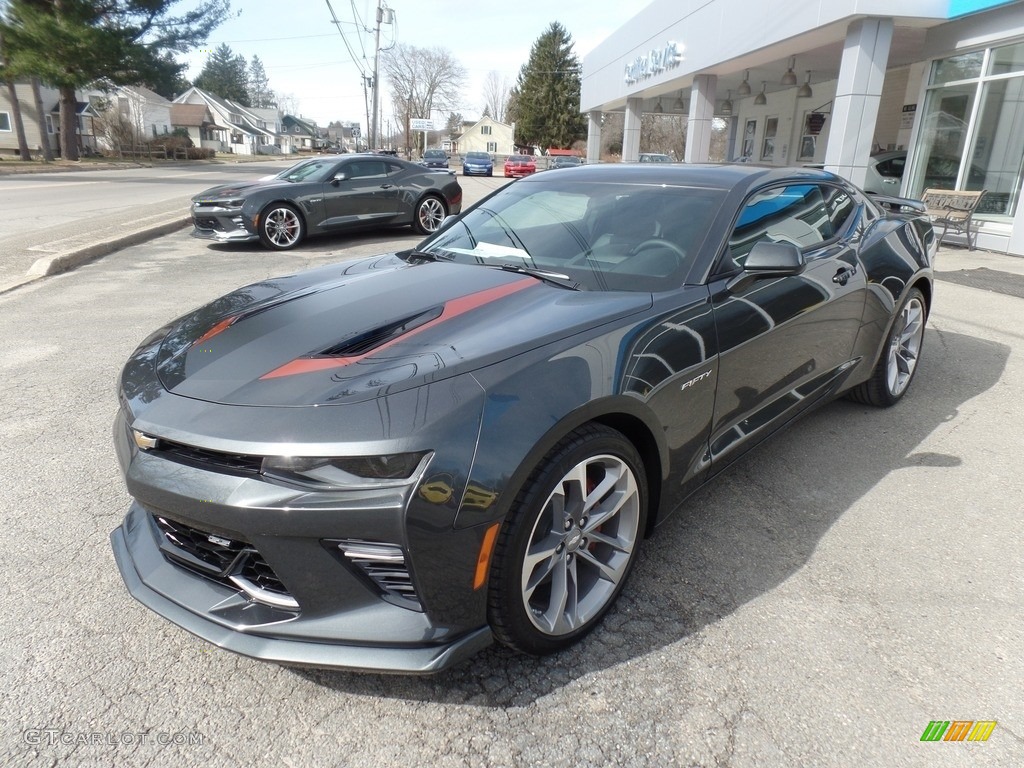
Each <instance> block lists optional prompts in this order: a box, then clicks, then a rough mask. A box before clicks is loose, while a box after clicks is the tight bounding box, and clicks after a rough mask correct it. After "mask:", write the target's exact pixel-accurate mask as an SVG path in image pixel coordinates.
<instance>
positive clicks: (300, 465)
mask: <svg viewBox="0 0 1024 768" xmlns="http://www.w3.org/2000/svg"><path fill="white" fill-rule="evenodd" d="M429 460H430V453H429V451H421V452H418V453H392V454H387V455H383V456H353V457H350V456H335V457H305V456H268V457H267V458H265V459H264V460H263V469H262V473H263V475H265V476H267V477H271V478H276V479H278V480H283V481H285V482H289V483H298V484H300V485H306V486H313V487H315V488H318V489H322V490H342V489H348V488H386V487H389V486H400V485H407V484H408V483H409V480H410V479H411V478H413V477H417V476H419V475H420V474H422V472H423V470H424V469H426V466H427V463H428V462H429Z"/></svg>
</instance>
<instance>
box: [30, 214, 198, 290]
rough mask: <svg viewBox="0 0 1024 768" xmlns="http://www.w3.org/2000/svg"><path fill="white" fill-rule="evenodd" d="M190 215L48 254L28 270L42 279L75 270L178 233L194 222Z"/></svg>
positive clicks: (31, 275) (35, 276) (31, 276)
mask: <svg viewBox="0 0 1024 768" xmlns="http://www.w3.org/2000/svg"><path fill="white" fill-rule="evenodd" d="M191 220H192V219H191V217H189V216H177V217H175V218H173V219H171V220H170V221H162V222H159V223H157V224H152V225H150V226H148V227H144V228H142V229H137V230H135V231H134V232H129V233H128V234H126V235H118V236H117V237H111V238H108V239H106V240H100V241H99V242H96V243H92V244H91V245H86V246H83V247H81V248H76V249H75V250H71V251H65V252H64V253H58V254H55V255H53V256H44V257H43V258H41V259H36V261H35V262H34V263H33V264H32V266H31V267H29V269H28V272H27V273H26V276H27V277H30V278H39V277H47V276H49V275H56V274H58V273H60V272H66V271H68V270H69V269H74V268H75V267H77V266H80V265H82V264H85V263H86V262H87V261H92V260H93V259H96V258H99V257H100V256H106V255H107V254H108V253H113V252H114V251H117V250H120V249H121V248H127V247H128V246H130V245H138V244H139V243H143V242H145V241H147V240H151V239H152V238H154V237H160V236H161V235H167V234H170V233H171V232H175V231H177V230H179V229H183V228H184V227H186V226H187V225H188V224H189V223H190V222H191Z"/></svg>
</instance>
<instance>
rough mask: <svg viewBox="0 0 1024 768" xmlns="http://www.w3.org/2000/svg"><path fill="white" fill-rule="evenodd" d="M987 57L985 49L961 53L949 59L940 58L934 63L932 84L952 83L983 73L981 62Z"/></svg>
mask: <svg viewBox="0 0 1024 768" xmlns="http://www.w3.org/2000/svg"><path fill="white" fill-rule="evenodd" d="M984 58H985V52H984V51H972V52H971V53H961V54H960V55H959V56H950V57H949V58H948V59H939V60H938V61H935V62H934V63H933V64H932V78H931V83H932V85H941V84H942V83H952V82H955V81H957V80H970V79H972V78H976V77H979V76H980V75H981V63H982V61H983V60H984Z"/></svg>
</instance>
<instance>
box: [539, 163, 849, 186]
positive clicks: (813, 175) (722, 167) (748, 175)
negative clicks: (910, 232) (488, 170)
mask: <svg viewBox="0 0 1024 768" xmlns="http://www.w3.org/2000/svg"><path fill="white" fill-rule="evenodd" d="M543 177H544V174H538V176H536V177H534V178H532V179H531V178H530V177H527V178H526V179H523V182H524V183H529V184H544V183H549V182H546V181H545V180H544V178H543ZM569 179H579V180H580V181H586V182H593V183H599V182H604V183H622V184H666V185H672V186H695V187H710V188H713V189H742V188H751V187H757V186H762V185H763V184H769V183H771V182H773V181H782V180H793V179H797V180H807V181H831V182H836V181H840V182H841V181H842V180H841V179H840V178H839V177H838V176H836V175H835V174H833V173H829V172H828V171H823V170H817V169H814V168H780V167H775V166H764V165H753V164H750V163H735V164H730V163H720V164H714V163H707V164H696V163H694V164H688V165H677V164H674V163H673V164H669V163H662V164H651V163H647V164H644V165H641V164H639V163H600V164H590V165H588V164H583V165H579V166H576V167H574V168H567V169H565V175H564V176H563V175H562V174H559V180H560V181H559V183H562V182H565V181H567V180H569Z"/></svg>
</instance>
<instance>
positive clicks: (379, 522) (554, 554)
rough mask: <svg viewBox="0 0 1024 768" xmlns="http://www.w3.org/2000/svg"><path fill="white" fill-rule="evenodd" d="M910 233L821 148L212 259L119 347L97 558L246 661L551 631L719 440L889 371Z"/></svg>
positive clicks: (906, 358)
mask: <svg viewBox="0 0 1024 768" xmlns="http://www.w3.org/2000/svg"><path fill="white" fill-rule="evenodd" d="M883 205H884V206H886V208H883V207H882V206H883ZM935 247H936V246H935V238H934V235H933V232H932V228H931V225H930V224H929V222H928V220H927V218H926V217H925V216H924V214H923V213H922V207H921V206H920V204H917V203H914V202H912V201H901V200H897V199H879V200H872V199H869V198H867V197H866V196H865V195H864V194H862V193H861V192H860V191H859V190H857V189H855V188H853V187H852V186H850V185H849V184H847V183H846V182H844V181H843V180H842V179H840V178H838V177H836V176H833V175H831V174H829V173H825V172H822V171H814V170H799V169H766V168H757V167H751V166H668V165H665V166H656V165H655V166H646V167H645V166H639V165H634V166H629V165H618V166H611V165H608V166H586V167H582V168H575V169H566V170H563V171H560V172H559V173H553V174H547V173H545V174H538V175H535V176H531V177H529V178H526V179H523V180H521V181H517V182H514V183H512V184H509V185H507V186H505V187H504V188H502V189H500V190H498V191H497V192H495V193H494V194H492V195H491V196H489V197H488V198H486V199H484V200H483V201H481V202H480V203H478V204H476V205H475V206H473V207H472V208H470V209H469V210H468V211H466V212H465V213H464V214H463V215H462V216H461V217H458V218H450V219H448V220H447V221H446V222H445V223H444V225H443V226H442V227H441V228H440V229H439V230H438V231H437V232H436V233H435V234H434V235H432V236H431V237H429V238H428V239H427V240H426V241H424V242H423V243H422V244H421V245H420V246H419V247H418V248H417V249H415V250H411V251H404V252H399V253H394V254H387V255H382V256H378V257H374V258H369V259H363V260H360V261H351V262H344V263H341V264H337V265H332V266H328V267H322V268H319V269H315V270H312V271H309V272H303V273H300V274H296V275H290V276H286V277H280V278H276V279H272V280H265V281H263V282H259V283H255V284H253V285H249V286H247V287H244V288H240V289H239V290H237V291H235V292H234V293H231V294H228V295H227V296H224V297H223V298H220V299H217V300H216V301H213V302H211V303H210V304H208V305H206V306H205V307H201V308H200V309H198V310H196V311H194V312H192V313H190V314H188V315H186V316H184V317H182V318H180V319H178V320H175V321H174V322H172V323H170V324H168V325H167V326H165V327H164V328H161V329H160V330H158V331H156V332H155V333H153V334H152V335H151V336H150V337H149V338H147V339H146V340H145V341H143V342H142V344H141V345H140V346H139V348H138V349H137V350H136V351H135V353H134V354H133V355H132V356H131V358H130V360H129V361H128V363H127V365H126V366H125V368H124V371H123V373H122V375H121V381H120V411H119V413H118V416H117V419H116V422H115V425H114V439H115V443H116V447H117V455H118V458H119V460H120V463H121V466H122V468H123V470H124V474H125V478H126V482H127V485H128V490H129V492H130V493H131V495H132V497H133V498H134V501H133V503H132V505H131V508H130V510H129V512H128V515H127V517H126V518H125V521H124V523H123V525H121V526H120V527H119V528H117V529H116V530H115V531H114V532H113V534H112V535H111V540H112V544H113V548H114V553H115V555H116V559H117V563H118V566H119V567H120V569H121V573H122V575H123V577H124V580H125V582H126V584H127V587H128V589H129V590H130V591H131V593H132V594H133V595H134V596H135V597H137V598H138V599H139V600H141V601H142V602H143V603H144V604H146V605H147V606H149V607H150V608H152V609H153V610H155V611H156V612H158V613H159V614H161V615H163V616H164V617H166V618H168V619H170V620H171V621H173V622H175V623H177V624H179V625H181V626H182V627H184V628H185V629H188V630H189V631H191V632H193V633H195V634H196V635H199V636H200V637H203V638H206V639H207V640H209V641H211V642H213V643H215V644H216V645H219V646H221V647H222V648H226V649H228V650H232V651H236V652H238V653H242V654H246V655H249V656H253V657H256V658H260V659H266V660H272V661H277V662H282V663H295V664H305V665H313V666H325V667H342V668H355V669H364V670H385V671H403V672H431V671H436V670H439V669H442V668H444V667H446V666H448V665H450V664H453V663H455V662H457V661H459V660H460V659H463V658H465V657H467V656H468V655H470V654H472V653H474V652H476V651H477V650H479V649H480V648H482V647H484V646H485V645H487V644H488V643H490V642H491V641H492V639H494V638H496V639H498V640H499V641H501V642H502V643H505V644H507V645H509V646H511V647H513V648H516V649H518V650H520V651H524V652H527V653H534V654H540V653H547V652H551V651H556V650H558V649H560V648H564V647H566V646H568V645H569V644H571V643H573V642H575V641H576V640H578V639H579V638H580V637H582V636H583V635H584V634H586V633H587V632H589V631H590V630H592V629H593V628H594V627H595V625H597V624H598V623H599V621H600V619H601V617H602V616H603V615H604V614H605V612H606V611H607V610H608V609H609V607H610V606H611V605H612V604H613V603H614V601H615V599H616V597H617V596H618V594H619V592H620V591H621V590H622V588H623V585H624V584H625V582H626V578H627V576H628V575H629V573H630V570H631V568H632V567H633V565H634V564H635V562H636V559H637V556H638V553H639V548H640V544H641V541H642V539H643V538H644V536H645V535H646V534H648V533H649V532H650V531H651V529H652V528H653V527H654V526H655V525H656V524H657V523H659V522H660V521H662V520H663V519H665V517H666V516H667V515H668V514H669V513H671V512H672V511H673V510H675V509H676V508H678V507H679V506H680V504H681V503H683V501H684V499H685V498H686V497H687V496H688V495H689V494H690V493H691V492H692V491H693V490H694V489H695V488H697V487H698V486H699V485H701V484H702V483H704V482H706V481H707V480H708V479H709V478H711V477H712V476H713V475H715V474H716V473H718V472H719V471H721V470H722V468H723V467H725V466H727V465H728V464H729V463H730V462H732V461H733V460H735V459H736V458H737V457H739V456H741V455H742V454H743V453H744V452H745V451H747V450H748V449H750V448H751V447H753V446H754V445H756V444H758V443H759V442H761V441H762V440H763V439H764V438H765V437H767V436H769V435H771V434H772V433H773V432H775V431H776V430H778V429H779V428H780V427H782V426H784V425H785V424H787V423H788V422H789V421H791V420H792V419H793V418H795V417H797V416H799V415H800V414H802V413H804V412H806V411H808V410H809V409H811V408H813V407H814V406H816V405H818V404H821V403H824V402H827V401H828V400H830V399H832V398H834V397H836V396H837V395H840V394H843V393H845V394H848V395H849V396H851V397H853V398H856V399H858V400H860V401H862V402H865V403H870V404H874V405H878V406H889V405H893V404H894V403H896V402H897V401H898V400H900V398H901V397H903V395H904V393H905V392H906V391H907V388H908V386H909V384H910V382H911V379H912V378H913V375H914V372H915V370H916V368H917V361H918V355H919V353H920V349H921V344H922V340H923V337H924V327H925V320H926V317H927V314H928V308H929V305H930V303H931V298H932V267H931V264H932V258H933V255H934V251H935Z"/></svg>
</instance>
